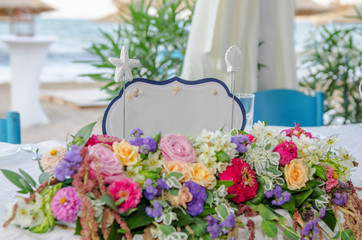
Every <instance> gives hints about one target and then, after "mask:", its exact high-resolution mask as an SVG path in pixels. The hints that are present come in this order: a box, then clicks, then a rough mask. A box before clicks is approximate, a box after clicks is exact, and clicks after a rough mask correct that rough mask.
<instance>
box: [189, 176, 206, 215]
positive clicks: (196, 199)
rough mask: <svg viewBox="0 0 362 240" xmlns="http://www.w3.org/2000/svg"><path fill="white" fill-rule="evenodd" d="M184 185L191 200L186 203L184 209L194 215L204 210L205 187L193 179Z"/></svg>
mask: <svg viewBox="0 0 362 240" xmlns="http://www.w3.org/2000/svg"><path fill="white" fill-rule="evenodd" d="M185 185H186V187H188V189H189V191H190V193H191V195H192V200H191V201H190V202H188V203H187V204H186V205H187V209H186V211H187V212H188V213H189V214H190V216H192V217H194V216H196V215H199V214H200V213H202V212H203V211H204V203H205V201H206V198H207V193H206V189H205V188H204V187H202V186H200V185H199V184H197V183H195V182H193V181H189V182H185Z"/></svg>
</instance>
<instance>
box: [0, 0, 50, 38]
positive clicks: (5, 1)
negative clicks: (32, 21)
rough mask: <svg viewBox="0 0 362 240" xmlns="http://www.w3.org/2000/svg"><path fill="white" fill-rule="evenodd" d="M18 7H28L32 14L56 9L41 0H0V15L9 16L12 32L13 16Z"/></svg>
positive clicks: (11, 30)
mask: <svg viewBox="0 0 362 240" xmlns="http://www.w3.org/2000/svg"><path fill="white" fill-rule="evenodd" d="M17 9H26V10H27V11H28V12H29V13H31V14H39V13H41V12H47V11H53V10H55V9H54V8H53V7H51V6H49V5H47V4H45V3H43V2H42V1H40V0H0V16H9V22H10V33H12V32H13V16H14V13H15V11H16V10H17ZM32 27H33V26H32Z"/></svg>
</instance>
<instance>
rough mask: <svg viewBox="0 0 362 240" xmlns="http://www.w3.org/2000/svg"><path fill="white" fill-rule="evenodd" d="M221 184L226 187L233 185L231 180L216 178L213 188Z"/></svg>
mask: <svg viewBox="0 0 362 240" xmlns="http://www.w3.org/2000/svg"><path fill="white" fill-rule="evenodd" d="M221 185H224V186H225V187H226V188H228V187H231V186H232V185H234V182H233V181H220V180H218V181H217V182H216V186H215V188H216V189H218V188H219V187H220V186H221Z"/></svg>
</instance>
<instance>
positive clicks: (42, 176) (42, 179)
mask: <svg viewBox="0 0 362 240" xmlns="http://www.w3.org/2000/svg"><path fill="white" fill-rule="evenodd" d="M50 178H51V175H50V174H49V173H47V172H42V173H41V174H40V175H39V180H38V181H39V183H40V184H42V183H43V182H46V181H48V180H49V179H50Z"/></svg>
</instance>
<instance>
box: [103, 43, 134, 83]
mask: <svg viewBox="0 0 362 240" xmlns="http://www.w3.org/2000/svg"><path fill="white" fill-rule="evenodd" d="M108 60H109V62H110V63H112V64H113V65H114V66H116V72H115V74H114V81H116V82H120V81H121V80H123V78H125V79H126V80H129V81H131V80H132V79H133V77H132V72H131V70H132V68H136V67H139V66H140V65H141V64H140V61H139V60H137V59H129V57H128V50H127V48H126V46H122V49H121V56H120V58H115V57H110V58H108Z"/></svg>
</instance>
